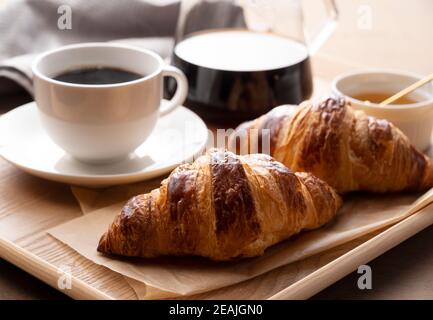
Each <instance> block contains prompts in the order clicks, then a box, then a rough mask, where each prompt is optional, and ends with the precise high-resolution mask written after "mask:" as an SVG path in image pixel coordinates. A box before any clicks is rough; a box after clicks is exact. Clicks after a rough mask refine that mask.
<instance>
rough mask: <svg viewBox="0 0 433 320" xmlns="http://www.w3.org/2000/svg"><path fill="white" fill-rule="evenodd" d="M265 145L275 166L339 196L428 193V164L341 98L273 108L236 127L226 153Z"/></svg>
mask: <svg viewBox="0 0 433 320" xmlns="http://www.w3.org/2000/svg"><path fill="white" fill-rule="evenodd" d="M252 129H256V130H252ZM262 129H268V130H262ZM253 132H255V133H256V137H257V139H256V140H254V135H253V134H252V133H253ZM264 139H267V140H266V141H267V142H268V144H267V145H266V144H264V145H265V146H267V151H268V152H270V155H271V156H273V157H274V158H275V159H276V160H277V161H280V162H282V163H283V164H284V165H286V166H287V167H289V168H290V169H291V170H293V171H306V172H311V173H313V174H314V175H315V176H317V177H318V178H320V179H322V180H324V181H326V182H327V183H328V184H329V185H331V186H332V187H334V188H335V189H336V190H337V191H338V192H339V193H347V192H351V191H357V190H363V191H368V192H378V193H382V192H394V191H402V190H413V191H415V190H422V189H426V188H430V187H433V164H432V161H431V159H430V158H428V157H427V156H425V155H424V154H422V153H420V152H419V151H417V150H416V149H415V148H414V147H413V146H412V145H411V144H410V142H409V140H408V138H407V137H406V136H405V135H404V134H403V133H402V132H401V131H400V130H399V129H398V128H396V127H395V126H394V125H393V124H392V123H390V122H388V121H386V120H379V119H375V118H374V117H370V116H367V115H366V114H365V113H364V112H362V111H356V110H354V109H352V108H351V106H350V102H349V101H347V100H346V99H344V98H342V97H332V98H327V99H325V100H322V101H319V102H318V103H314V102H311V101H306V102H303V103H302V104H301V105H300V106H299V107H297V108H296V107H294V106H280V107H277V108H275V109H274V110H271V111H270V112H269V113H267V114H265V115H263V116H261V117H260V118H257V119H256V120H253V121H250V122H248V123H244V124H242V125H240V126H239V127H238V128H237V129H236V130H235V132H234V133H233V134H232V135H231V136H230V138H229V149H233V150H237V152H238V153H241V150H242V149H243V150H247V152H261V151H263V150H260V146H262V143H263V141H265V140H264ZM253 142H254V143H253ZM257 145H258V150H251V149H253V148H252V146H257Z"/></svg>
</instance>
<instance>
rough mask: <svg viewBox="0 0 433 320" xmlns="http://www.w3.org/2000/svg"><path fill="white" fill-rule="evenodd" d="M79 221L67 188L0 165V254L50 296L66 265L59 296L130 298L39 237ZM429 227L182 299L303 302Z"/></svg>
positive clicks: (410, 221)
mask: <svg viewBox="0 0 433 320" xmlns="http://www.w3.org/2000/svg"><path fill="white" fill-rule="evenodd" d="M80 215H81V211H80V208H79V206H78V204H77V202H76V200H75V198H74V197H73V195H72V193H71V191H70V188H69V187H68V186H65V185H61V184H57V183H53V182H49V181H45V180H41V179H39V178H35V177H31V176H29V175H27V174H25V173H22V172H20V171H19V170H17V169H15V168H13V167H12V166H10V165H9V164H7V163H6V162H5V161H3V160H0V256H1V257H2V258H4V259H5V260H8V261H9V262H11V263H13V264H15V265H16V266H18V267H19V268H21V269H23V270H25V271H27V272H28V273H30V274H32V275H34V276H35V277H37V278H39V279H41V280H42V281H44V282H46V283H47V284H49V285H51V286H52V287H54V288H56V289H58V290H60V289H59V286H58V281H59V279H60V277H61V276H62V275H63V273H62V271H61V270H64V269H63V268H64V266H69V267H70V270H71V279H72V286H71V289H63V290H62V291H63V292H64V293H65V294H67V295H69V296H71V297H73V298H76V299H137V295H136V293H135V291H134V290H133V288H132V287H131V286H130V283H129V282H128V281H127V279H125V278H124V277H123V276H121V275H119V274H117V273H115V272H113V271H111V270H109V269H106V268H105V267H102V266H99V265H96V264H94V263H93V262H91V261H89V260H87V259H85V258H83V257H82V256H80V255H79V254H78V253H76V252H75V251H73V250H72V249H70V248H69V247H67V246H66V245H64V244H62V243H61V242H59V241H58V240H56V239H54V238H53V237H51V236H50V235H48V234H47V233H46V230H48V229H49V228H52V227H54V226H56V225H58V224H61V223H64V222H66V221H69V220H70V219H73V218H75V217H78V216H80ZM432 223H433V205H430V206H427V207H425V208H423V209H422V210H420V211H418V212H417V213H415V214H413V215H412V216H410V217H408V218H407V219H405V220H403V221H401V222H399V223H397V224H395V225H394V226H391V227H389V228H387V229H386V230H381V231H379V232H376V233H375V234H370V235H367V236H365V237H364V238H361V239H358V240H356V241H353V242H350V243H348V244H345V245H343V246H341V247H340V248H339V250H338V251H337V252H336V251H333V252H332V254H331V253H330V254H327V253H324V254H321V255H320V256H318V257H316V256H314V257H310V258H308V259H305V260H303V261H299V262H298V263H296V265H295V266H294V267H295V268H297V270H299V271H298V273H297V276H296V277H295V278H290V279H287V278H285V277H284V275H285V272H284V271H285V267H281V268H278V269H276V270H273V271H271V272H268V273H267V274H265V275H262V276H259V277H257V278H254V279H252V280H248V281H247V283H246V284H244V283H243V284H240V285H234V286H232V287H229V288H228V289H223V290H221V289H220V290H217V292H211V293H206V294H201V295H198V296H195V297H186V298H209V299H210V298H213V299H222V298H238V299H243V298H244V299H248V298H261V299H306V298H309V297H311V296H312V295H314V294H316V293H317V292H319V291H320V290H322V289H324V288H326V287H327V286H329V285H331V284H332V283H334V282H335V281H337V280H339V279H340V278H342V277H344V276H345V275H347V274H349V273H350V272H352V271H353V270H356V269H357V267H358V266H359V265H361V264H365V263H367V262H369V261H370V260H372V259H374V258H375V257H377V256H379V255H380V254H382V253H384V252H385V251H387V250H389V249H390V248H392V247H394V246H396V245H397V244H399V243H400V242H402V241H404V240H405V239H407V238H409V237H411V236H412V235H414V234H416V233H417V232H419V231H420V230H422V229H424V228H426V227H427V226H429V225H431V224H432ZM292 267H293V266H292ZM59 268H60V269H59Z"/></svg>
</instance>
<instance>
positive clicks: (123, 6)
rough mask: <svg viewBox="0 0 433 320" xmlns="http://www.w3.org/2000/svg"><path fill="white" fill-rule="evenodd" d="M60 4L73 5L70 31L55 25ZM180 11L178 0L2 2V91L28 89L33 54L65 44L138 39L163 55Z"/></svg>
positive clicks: (5, 92) (29, 87)
mask: <svg viewBox="0 0 433 320" xmlns="http://www.w3.org/2000/svg"><path fill="white" fill-rule="evenodd" d="M61 5H67V6H69V7H70V8H71V12H72V25H71V26H72V28H71V29H70V30H68V29H66V30H60V29H59V28H58V23H57V22H58V19H59V17H60V16H61V14H59V13H58V8H59V7H60V6H61ZM178 14H179V3H178V1H176V0H171V1H170V0H152V1H151V0H12V1H11V0H8V1H7V2H6V4H5V5H0V95H5V94H10V93H14V92H16V91H17V90H22V89H23V88H24V89H26V90H27V91H29V92H30V93H32V88H31V70H30V65H31V61H32V59H33V58H34V54H36V53H39V52H43V51H45V50H48V49H52V48H55V47H58V46H61V45H65V44H71V43H78V42H92V41H109V40H114V39H124V38H137V39H134V40H132V42H133V43H134V44H138V45H142V46H144V47H148V48H150V49H152V50H155V51H157V52H158V53H160V54H161V55H167V54H168V53H167V52H168V51H170V50H171V44H172V42H171V40H170V37H172V36H173V35H174V33H175V28H176V22H177V18H178ZM156 37H157V38H158V39H155V38H156ZM159 37H163V38H162V39H161V40H159ZM141 38H148V39H145V40H143V41H141V40H139V39H141ZM149 38H150V39H149ZM124 41H126V42H129V41H128V40H124Z"/></svg>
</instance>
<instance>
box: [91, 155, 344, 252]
mask: <svg viewBox="0 0 433 320" xmlns="http://www.w3.org/2000/svg"><path fill="white" fill-rule="evenodd" d="M340 206H341V199H340V197H339V196H338V195H337V194H336V193H335V191H334V190H333V189H332V188H331V187H329V186H328V185H327V184H326V183H324V182H323V181H321V180H320V179H318V178H316V177H314V176H313V175H311V174H308V173H296V174H295V173H293V172H291V171H290V170H289V169H287V168H286V167H285V166H283V165H282V164H281V163H279V162H277V161H275V160H274V159H273V158H271V157H270V156H268V155H264V154H256V155H247V156H236V155H235V154H233V153H231V152H228V151H220V150H216V149H213V150H211V151H209V152H208V153H207V154H206V155H204V156H202V157H200V158H198V159H197V160H196V161H195V162H194V163H192V164H184V165H181V166H179V167H178V168H177V169H175V170H174V171H173V172H172V173H171V174H170V176H169V177H168V178H167V179H166V180H164V181H163V182H162V184H161V187H160V188H159V189H155V190H153V191H152V192H150V193H148V194H143V195H139V196H136V197H134V198H132V199H131V200H130V201H129V202H128V203H127V204H126V205H125V207H124V208H123V210H122V212H121V213H120V214H119V215H118V216H117V217H116V218H115V220H114V222H113V223H112V224H111V226H110V227H109V229H108V231H107V232H106V233H105V234H104V235H103V236H102V238H101V240H100V242H99V246H98V251H100V252H103V253H109V254H118V255H125V256H138V257H156V256H161V255H176V256H184V255H198V256H204V257H208V258H210V259H213V260H229V259H233V258H238V257H253V256H257V255H261V254H263V252H264V250H265V249H266V248H267V247H269V246H271V245H273V244H276V243H278V242H280V241H282V240H284V239H287V238H289V237H290V236H292V235H294V234H297V233H299V232H300V231H302V230H307V229H314V228H318V227H320V226H322V225H323V224H325V223H327V222H328V221H330V220H331V219H332V218H333V217H334V216H335V215H336V212H337V210H338V208H339V207H340Z"/></svg>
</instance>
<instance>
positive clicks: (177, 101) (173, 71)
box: [159, 65, 188, 116]
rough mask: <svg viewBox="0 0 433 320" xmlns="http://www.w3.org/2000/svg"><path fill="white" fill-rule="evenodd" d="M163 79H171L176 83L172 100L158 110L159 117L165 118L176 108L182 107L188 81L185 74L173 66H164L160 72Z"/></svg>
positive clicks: (186, 93)
mask: <svg viewBox="0 0 433 320" xmlns="http://www.w3.org/2000/svg"><path fill="white" fill-rule="evenodd" d="M162 76H163V77H172V78H174V79H175V80H176V82H177V88H176V92H175V93H174V96H173V98H171V100H170V101H168V102H167V103H165V104H164V106H163V107H162V108H161V109H160V111H159V115H160V116H165V115H166V114H169V113H170V112H172V111H173V110H174V109H176V107H178V106H180V105H182V104H183V103H184V102H185V99H186V97H187V95H188V80H187V79H186V76H185V74H184V73H183V72H182V71H181V70H179V69H178V68H176V67H173V66H169V65H167V66H164V68H163V70H162Z"/></svg>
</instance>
